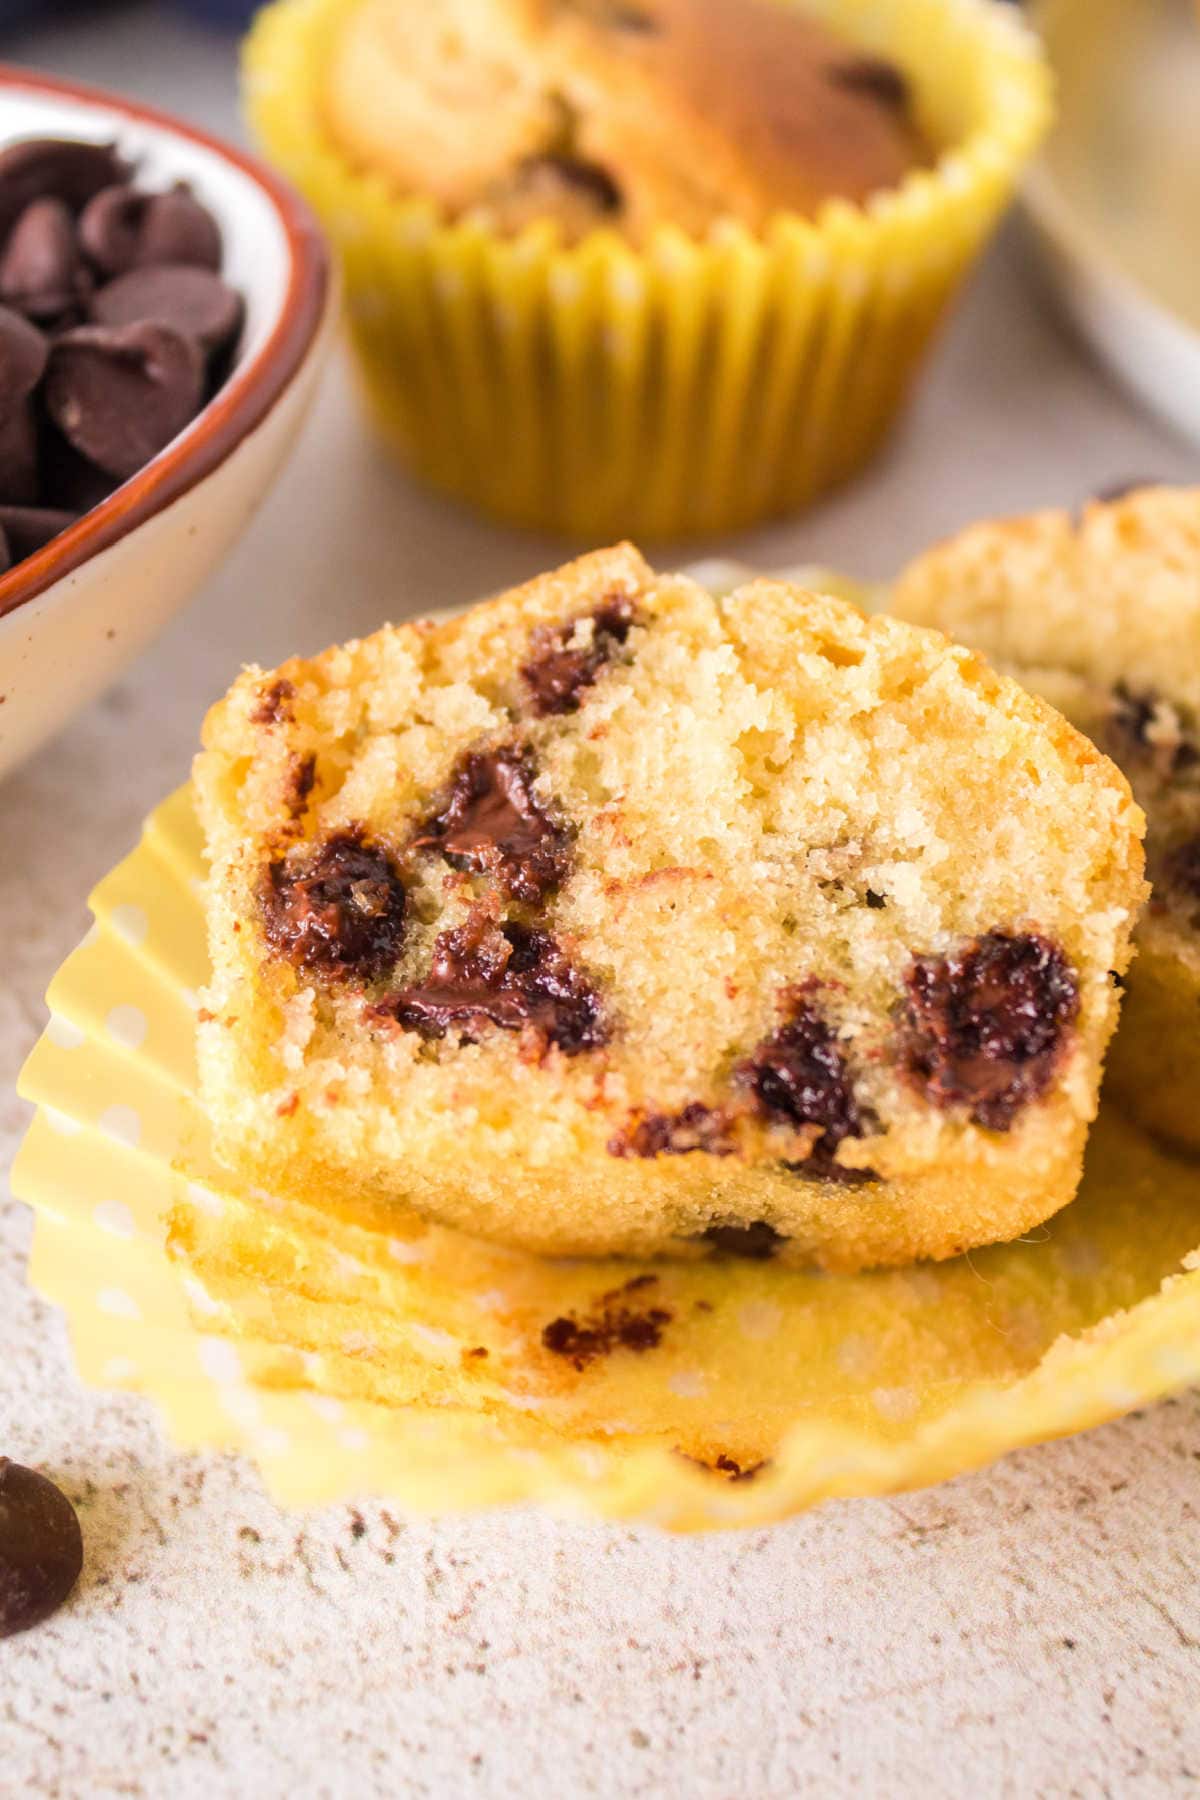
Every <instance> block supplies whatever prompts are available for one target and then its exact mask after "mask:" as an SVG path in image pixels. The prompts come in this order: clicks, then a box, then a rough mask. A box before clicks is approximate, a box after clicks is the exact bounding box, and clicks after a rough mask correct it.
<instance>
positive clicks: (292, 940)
mask: <svg viewBox="0 0 1200 1800" xmlns="http://www.w3.org/2000/svg"><path fill="white" fill-rule="evenodd" d="M259 904H260V907H261V911H262V920H263V930H264V932H265V934H266V939H267V942H268V943H269V944H270V946H271V948H272V950H274V951H275V952H276V954H277V955H279V956H283V957H286V959H287V960H288V961H289V962H291V963H294V964H295V966H296V967H297V968H298V969H303V970H306V971H307V972H309V973H311V974H315V975H323V976H327V977H328V976H337V977H342V978H348V977H354V978H356V979H358V980H360V981H371V980H374V979H376V978H377V977H378V976H380V975H383V974H384V973H385V972H386V971H387V970H388V969H390V968H391V967H392V966H393V965H394V963H395V961H396V958H397V957H398V956H399V954H400V946H401V943H402V941H403V937H404V912H405V893H404V887H403V884H402V883H401V880H400V877H399V876H398V875H397V873H396V871H395V869H394V867H393V866H392V863H391V860H390V859H389V857H388V856H387V854H386V853H385V852H384V851H383V850H381V849H380V848H379V847H378V846H376V845H372V844H366V843H364V842H363V832H362V830H361V828H358V829H355V830H351V831H344V832H341V833H340V834H339V835H338V836H336V837H331V838H329V839H327V840H326V842H325V843H323V844H321V845H320V846H319V847H316V848H313V847H309V848H308V849H306V850H305V851H303V852H301V853H298V854H296V855H294V856H291V857H288V858H286V859H280V860H279V861H277V862H273V863H271V865H270V866H269V868H268V869H267V872H266V875H265V877H264V880H263V883H262V887H261V888H260V890H259Z"/></svg>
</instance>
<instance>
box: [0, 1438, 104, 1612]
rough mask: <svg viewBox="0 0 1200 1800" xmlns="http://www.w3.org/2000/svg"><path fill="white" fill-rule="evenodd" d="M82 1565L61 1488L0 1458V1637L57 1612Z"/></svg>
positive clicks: (79, 1538)
mask: <svg viewBox="0 0 1200 1800" xmlns="http://www.w3.org/2000/svg"><path fill="white" fill-rule="evenodd" d="M82 1567H83V1534H82V1532H81V1531H80V1529H79V1520H78V1518H77V1516H76V1513H75V1508H74V1507H73V1506H72V1505H71V1502H70V1501H69V1500H68V1499H67V1497H66V1495H65V1494H64V1493H63V1492H62V1491H61V1489H59V1488H57V1487H55V1485H54V1483H53V1482H52V1481H49V1480H48V1479H47V1478H46V1476H45V1475H39V1474H38V1472H37V1471H36V1470H35V1469H26V1468H23V1467H22V1466H21V1464H20V1463H15V1462H11V1461H10V1460H9V1458H8V1457H7V1456H0V1638H5V1637H13V1636H15V1634H16V1633H17V1632H18V1631H28V1630H29V1628H30V1626H31V1625H40V1624H41V1622H42V1620H43V1619H48V1618H49V1617H50V1614H51V1613H52V1612H56V1611H57V1610H58V1608H59V1607H60V1606H61V1605H62V1603H63V1601H64V1600H65V1599H66V1597H67V1595H68V1594H69V1593H70V1591H71V1589H72V1588H73V1587H74V1585H75V1582H76V1580H77V1579H78V1576H79V1571H80V1569H81V1568H82Z"/></svg>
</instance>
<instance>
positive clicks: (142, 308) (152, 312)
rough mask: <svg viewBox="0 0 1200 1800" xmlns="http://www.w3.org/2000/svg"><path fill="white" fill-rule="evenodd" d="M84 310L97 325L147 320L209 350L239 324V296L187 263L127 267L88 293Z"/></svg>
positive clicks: (227, 341) (230, 335) (221, 345)
mask: <svg viewBox="0 0 1200 1800" xmlns="http://www.w3.org/2000/svg"><path fill="white" fill-rule="evenodd" d="M90 312H91V316H92V318H93V319H94V320H95V321H96V323H97V324H98V325H131V324H133V323H135V322H136V321H138V320H142V319H153V320H154V321H156V323H158V324H160V325H167V326H170V328H171V329H172V330H173V331H178V332H182V333H183V334H184V336H186V337H190V338H194V339H195V340H196V342H197V343H198V344H199V345H200V347H201V349H202V350H204V351H206V352H209V353H211V352H214V351H217V350H221V349H224V348H225V347H226V346H227V345H229V344H231V343H232V342H233V340H234V339H235V338H236V336H237V334H238V332H239V331H240V330H241V328H242V316H243V312H244V307H243V304H242V297H241V295H240V294H238V293H236V292H235V291H234V289H233V288H231V287H229V286H228V285H227V284H226V283H225V282H223V281H222V280H221V277H220V276H219V275H214V274H213V272H212V270H211V269H199V268H195V267H193V266H192V265H191V264H188V263H160V264H157V265H156V266H154V267H153V268H137V269H130V270H129V272H128V273H127V274H125V275H118V276H117V278H116V280H115V281H109V282H106V283H105V285H104V286H103V287H102V288H97V290H96V292H95V293H94V294H93V295H92V300H91V307H90Z"/></svg>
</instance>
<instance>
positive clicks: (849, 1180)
mask: <svg viewBox="0 0 1200 1800" xmlns="http://www.w3.org/2000/svg"><path fill="white" fill-rule="evenodd" d="M780 1166H781V1168H784V1169H786V1170H787V1172H788V1174H789V1175H802V1176H803V1177H804V1179H805V1181H823V1182H826V1183H827V1184H828V1185H829V1186H830V1187H846V1188H856V1187H875V1186H876V1184H877V1183H878V1182H880V1181H882V1180H883V1177H882V1175H880V1173H879V1172H878V1170H877V1169H851V1168H848V1167H847V1166H846V1164H845V1163H840V1162H835V1161H834V1159H833V1157H832V1156H830V1155H828V1153H826V1152H823V1151H820V1150H818V1151H814V1153H813V1155H812V1156H806V1157H805V1158H804V1160H803V1161H802V1162H785V1163H782V1164H781V1165H780Z"/></svg>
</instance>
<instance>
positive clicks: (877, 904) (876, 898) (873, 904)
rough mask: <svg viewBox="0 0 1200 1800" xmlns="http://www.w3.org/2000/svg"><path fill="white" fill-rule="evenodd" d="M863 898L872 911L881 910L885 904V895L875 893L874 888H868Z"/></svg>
mask: <svg viewBox="0 0 1200 1800" xmlns="http://www.w3.org/2000/svg"><path fill="white" fill-rule="evenodd" d="M864 898H865V899H866V902H867V905H868V906H869V907H870V908H871V911H872V912H882V911H883V909H884V907H885V906H886V905H887V895H886V894H877V893H876V892H875V889H874V888H868V889H867V891H866V894H865V896H864Z"/></svg>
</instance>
